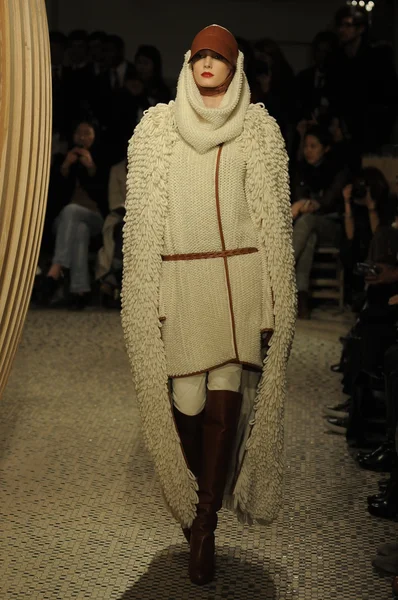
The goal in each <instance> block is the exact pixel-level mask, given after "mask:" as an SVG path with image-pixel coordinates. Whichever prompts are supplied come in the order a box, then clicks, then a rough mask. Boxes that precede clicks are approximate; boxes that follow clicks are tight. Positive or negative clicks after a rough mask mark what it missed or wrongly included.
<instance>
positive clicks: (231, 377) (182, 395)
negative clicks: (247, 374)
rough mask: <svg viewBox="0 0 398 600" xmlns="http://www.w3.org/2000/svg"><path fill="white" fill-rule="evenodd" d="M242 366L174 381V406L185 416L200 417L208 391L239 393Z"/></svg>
mask: <svg viewBox="0 0 398 600" xmlns="http://www.w3.org/2000/svg"><path fill="white" fill-rule="evenodd" d="M241 375H242V365H235V364H228V365H225V366H224V367H219V368H218V369H214V370H213V371H209V372H208V373H201V374H200V375H190V376H188V377H178V378H176V379H173V402H174V406H175V407H176V408H177V410H179V411H180V412H181V413H183V414H184V415H189V416H193V415H198V414H199V413H200V412H201V411H202V410H203V408H204V406H205V403H206V379H207V389H208V390H228V391H230V392H239V389H240V380H241Z"/></svg>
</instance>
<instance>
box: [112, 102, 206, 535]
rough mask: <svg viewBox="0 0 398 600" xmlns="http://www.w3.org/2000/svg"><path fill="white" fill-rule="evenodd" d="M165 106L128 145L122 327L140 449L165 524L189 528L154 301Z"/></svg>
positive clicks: (187, 484)
mask: <svg viewBox="0 0 398 600" xmlns="http://www.w3.org/2000/svg"><path fill="white" fill-rule="evenodd" d="M171 107H172V103H170V105H169V106H167V105H157V106H156V107H154V108H150V109H149V110H148V111H146V114H145V117H144V118H143V119H142V120H141V122H140V124H139V125H138V127H137V128H136V130H135V133H134V136H133V137H132V139H131V141H130V144H129V151H128V163H129V168H128V177H127V199H126V217H125V225H124V229H123V236H124V244H123V253H124V261H123V264H124V272H123V290H122V325H123V329H124V336H125V342H126V346H127V352H128V355H129V359H130V363H131V369H132V375H133V381H134V385H135V390H136V394H137V402H138V407H139V410H140V414H141V418H142V431H143V435H144V440H145V444H146V446H147V448H148V450H149V453H150V454H151V456H152V458H153V460H154V463H155V469H156V472H157V475H158V477H159V480H160V485H161V488H162V493H163V496H164V500H165V502H166V504H167V506H168V508H169V510H170V511H171V513H172V514H173V516H174V517H175V518H176V519H177V520H178V521H179V522H180V523H181V524H182V525H183V526H184V527H189V526H190V525H191V523H192V521H193V519H194V517H195V514H196V504H197V501H198V498H197V493H196V492H197V489H198V488H197V483H196V479H195V477H194V475H193V473H191V471H189V470H188V468H187V465H186V462H185V459H184V455H183V452H182V449H181V444H180V439H179V437H178V433H177V430H176V428H175V424H174V419H173V417H172V411H171V403H170V398H169V393H168V377H167V371H166V355H165V349H164V345H163V342H162V340H161V335H160V322H159V314H158V298H159V285H160V274H161V265H162V258H161V255H162V254H163V235H164V223H165V220H166V215H167V206H168V190H167V185H168V172H169V169H170V161H171V156H172V152H173V147H174V144H175V142H176V140H177V139H178V138H177V134H176V128H175V122H174V116H173V111H172V110H171Z"/></svg>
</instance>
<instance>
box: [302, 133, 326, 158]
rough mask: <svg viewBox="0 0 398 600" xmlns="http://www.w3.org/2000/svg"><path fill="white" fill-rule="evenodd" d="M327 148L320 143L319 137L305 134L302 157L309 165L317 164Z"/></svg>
mask: <svg viewBox="0 0 398 600" xmlns="http://www.w3.org/2000/svg"><path fill="white" fill-rule="evenodd" d="M328 150H329V148H328V147H327V146H324V145H323V144H321V142H320V141H319V139H318V138H317V137H315V136H314V135H307V137H306V138H305V141H304V148H303V152H304V158H305V160H306V162H307V163H308V164H309V165H316V164H318V163H319V162H320V161H321V160H322V159H323V157H324V156H325V154H326V152H327V151H328Z"/></svg>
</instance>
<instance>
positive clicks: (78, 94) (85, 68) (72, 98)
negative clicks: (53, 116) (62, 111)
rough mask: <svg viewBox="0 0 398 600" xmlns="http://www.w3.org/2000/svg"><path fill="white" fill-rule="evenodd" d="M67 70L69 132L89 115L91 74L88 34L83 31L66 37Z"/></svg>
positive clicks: (66, 96)
mask: <svg viewBox="0 0 398 600" xmlns="http://www.w3.org/2000/svg"><path fill="white" fill-rule="evenodd" d="M66 58H67V64H68V68H67V69H66V72H65V83H66V91H65V98H66V102H67V106H68V113H69V125H68V130H69V131H70V129H71V126H72V123H76V122H77V121H79V120H80V119H82V118H86V116H87V115H89V114H90V97H91V89H92V84H93V72H92V69H91V65H90V64H89V62H88V34H87V32H86V31H84V30H80V29H79V30H75V31H72V32H71V33H70V34H69V35H68V49H67V56H66Z"/></svg>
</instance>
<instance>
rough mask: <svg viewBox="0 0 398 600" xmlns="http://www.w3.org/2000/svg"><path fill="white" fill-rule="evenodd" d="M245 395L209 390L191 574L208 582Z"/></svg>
mask: <svg viewBox="0 0 398 600" xmlns="http://www.w3.org/2000/svg"><path fill="white" fill-rule="evenodd" d="M241 404H242V395H241V394H239V393H238V392H229V391H224V390H222V391H221V390H220V391H212V390H209V391H208V396H207V402H206V407H205V410H204V413H205V414H204V421H203V440H202V444H203V446H202V463H201V469H200V474H199V492H198V496H199V502H198V506H197V516H196V518H195V520H194V522H193V525H192V530H191V541H190V545H191V554H190V561H189V576H190V579H191V581H192V583H195V584H197V585H205V584H206V583H209V582H210V581H212V579H213V577H214V550H215V543H214V532H215V530H216V527H217V511H219V510H220V508H221V506H222V500H223V495H224V489H225V484H226V478H227V472H228V465H229V462H230V460H231V452H232V448H233V444H234V440H235V435H236V430H237V426H238V422H239V415H240V409H241Z"/></svg>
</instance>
